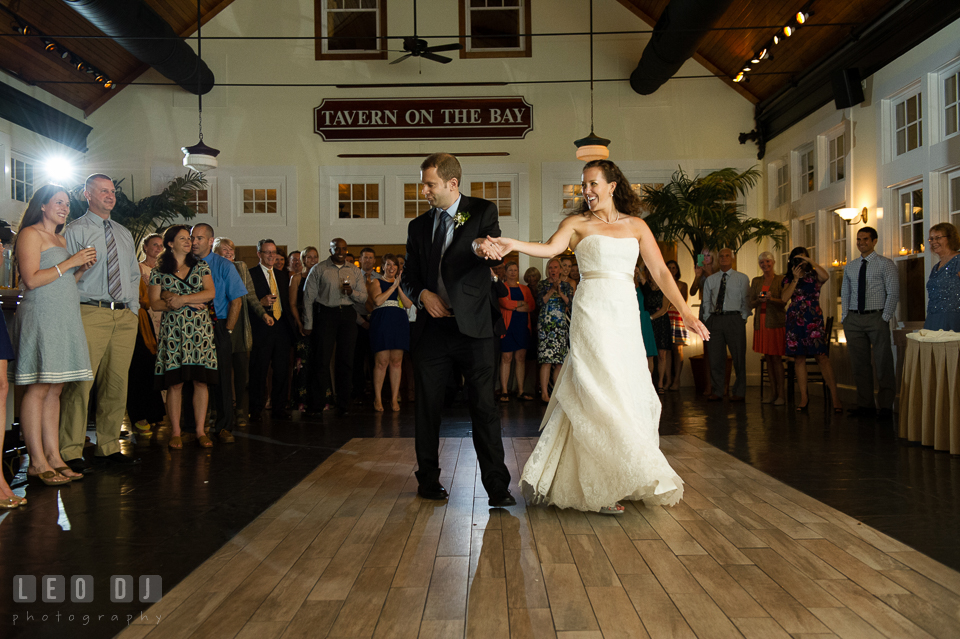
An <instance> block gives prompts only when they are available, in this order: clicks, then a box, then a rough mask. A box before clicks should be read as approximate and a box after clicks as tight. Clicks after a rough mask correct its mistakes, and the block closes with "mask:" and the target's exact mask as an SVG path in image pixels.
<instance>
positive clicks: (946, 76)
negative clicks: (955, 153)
mask: <svg viewBox="0 0 960 639" xmlns="http://www.w3.org/2000/svg"><path fill="white" fill-rule="evenodd" d="M950 79H952V80H953V81H954V100H953V102H948V101H947V87H946V82H947V80H950ZM937 81H938V82H937V84H938V89H939V93H940V118H941V120H943V127H942V131H941V132H940V133H941V135H942V136H943V137H942V140H947V139H950V138H952V137H954V136H956V135H960V65H957V64H955V65H953V66H951V67H950V68H948V69H946V70H944V71H943V72H941V73H940V74H939V75H938V77H937ZM951 108H952V109H953V110H954V115H953V117H952V118H951V117H950V116H949V115H948V114H947V111H948V110H949V109H951ZM951 121H952V122H953V124H954V125H955V126H956V129H955V130H954V131H953V132H952V133H949V132H948V131H947V127H948V126H949V124H950V122H951Z"/></svg>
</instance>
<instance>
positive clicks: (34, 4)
mask: <svg viewBox="0 0 960 639" xmlns="http://www.w3.org/2000/svg"><path fill="white" fill-rule="evenodd" d="M231 2H233V0H201V4H200V7H201V10H200V11H201V14H202V16H203V18H202V22H203V23H204V24H205V23H206V22H208V21H209V20H210V19H211V18H213V17H214V16H215V15H216V14H217V13H219V12H220V11H222V10H223V9H224V8H226V7H227V6H228V5H229V4H230V3H231ZM146 4H147V5H149V6H150V8H152V9H153V10H154V11H156V12H157V15H159V16H160V17H161V18H163V19H164V20H166V22H167V24H169V25H170V26H171V27H172V28H173V30H174V32H175V33H178V34H180V36H181V37H186V36H189V35H192V34H193V33H194V31H196V29H197V4H196V0H146ZM0 6H3V7H6V9H7V10H8V11H2V10H0V36H2V37H0V69H3V70H4V71H6V72H8V73H10V74H11V75H13V76H15V77H17V78H19V79H20V80H22V81H23V82H26V83H27V84H35V85H37V86H39V87H41V88H42V89H44V90H45V91H47V92H48V93H50V94H52V95H55V96H56V97H58V98H60V99H61V100H63V101H65V102H67V103H69V104H72V105H73V106H75V107H77V108H78V109H82V110H83V111H84V113H86V114H87V115H89V114H90V113H92V112H93V111H95V110H96V109H97V108H99V107H100V106H102V105H103V104H104V103H105V102H106V101H107V100H109V99H110V97H111V96H113V95H114V94H115V93H116V92H117V91H119V90H121V89H122V88H123V86H125V85H126V84H127V83H129V82H133V81H134V80H136V79H137V78H138V77H140V75H142V74H143V72H144V71H146V70H147V69H148V68H149V67H148V66H147V65H146V64H144V63H143V62H141V61H140V60H138V59H137V58H135V57H134V56H133V55H131V54H130V53H128V52H127V51H126V49H124V48H123V47H121V46H120V45H119V44H117V43H116V42H114V41H113V40H111V39H109V38H106V37H104V35H103V33H102V32H101V31H100V30H99V29H97V28H96V27H94V26H93V25H91V24H90V23H89V22H87V21H86V20H85V19H84V18H82V17H81V16H80V15H79V14H78V13H77V12H76V11H74V10H73V9H71V8H70V7H68V6H67V5H66V4H65V3H64V2H62V0H0ZM11 13H12V14H13V15H15V16H16V17H17V18H20V19H21V20H24V21H26V22H27V23H28V24H30V25H31V26H32V27H34V28H36V29H39V30H40V32H42V33H43V34H46V35H48V36H52V38H51V39H52V40H54V41H55V42H56V43H57V44H59V45H61V46H63V47H65V48H66V49H68V50H69V51H70V52H72V53H74V54H76V55H77V56H78V57H79V58H80V59H82V60H84V61H85V62H87V63H88V64H91V65H93V66H94V67H96V68H97V69H99V70H100V71H101V72H103V73H104V74H106V76H107V77H109V78H111V79H112V80H114V81H115V82H117V83H118V85H119V86H117V87H116V88H114V89H105V88H104V87H103V85H102V84H97V83H96V82H95V81H94V79H93V77H92V76H91V75H90V74H88V73H84V72H82V71H78V70H77V68H76V67H75V66H73V65H70V64H68V63H67V62H66V61H64V60H62V59H61V58H60V57H59V56H57V55H55V54H53V53H51V52H49V51H46V50H44V43H43V41H42V40H41V39H40V38H37V37H23V36H16V35H13V34H15V33H16V29H17V27H18V26H19V25H18V24H17V22H16V19H15V18H14V17H13V15H11ZM57 36H88V38H87V39H83V38H82V37H81V38H69V37H57ZM90 36H92V37H90Z"/></svg>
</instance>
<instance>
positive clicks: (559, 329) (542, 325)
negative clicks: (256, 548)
mask: <svg viewBox="0 0 960 639" xmlns="http://www.w3.org/2000/svg"><path fill="white" fill-rule="evenodd" d="M572 298H573V287H571V286H570V285H569V284H567V283H566V282H564V281H561V279H560V260H558V259H556V258H554V259H552V260H550V261H549V262H548V263H547V279H546V280H544V281H542V282H540V284H539V285H538V286H537V297H536V301H537V305H538V306H539V307H540V315H539V317H538V318H537V339H538V345H537V359H538V360H540V399H542V400H543V401H544V402H549V401H550V395H549V393H548V392H547V391H548V388H549V383H550V381H551V369H552V370H553V375H552V379H553V381H554V382H556V381H557V374H558V373H559V372H560V365H561V364H563V360H564V359H565V358H566V357H567V350H568V349H569V348H570V300H571V299H572Z"/></svg>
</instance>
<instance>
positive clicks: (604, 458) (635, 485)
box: [520, 235, 683, 511]
mask: <svg viewBox="0 0 960 639" xmlns="http://www.w3.org/2000/svg"><path fill="white" fill-rule="evenodd" d="M590 238H602V239H597V240H591V239H590ZM639 248H640V247H639V244H638V243H637V241H636V240H635V239H633V238H626V239H624V238H611V237H606V236H601V235H591V236H588V237H586V238H584V239H583V240H581V242H580V244H579V246H578V248H577V258H578V261H579V262H580V269H581V271H617V272H622V273H631V274H632V273H633V267H634V264H636V260H637V256H638V254H639ZM639 311H640V309H639V306H638V303H637V296H636V292H635V291H634V288H633V282H632V280H630V281H628V280H626V279H621V278H595V279H588V280H583V281H581V283H580V286H579V287H578V288H577V294H576V296H575V297H574V301H573V312H572V314H571V323H570V352H569V354H568V356H567V359H566V361H565V362H564V364H563V367H562V368H561V370H560V375H559V377H558V379H557V384H556V387H555V388H554V393H553V397H552V398H551V400H550V404H549V406H548V407H547V412H546V414H545V415H544V418H543V422H542V424H541V431H542V432H541V434H540V441H539V443H538V444H537V446H536V448H535V449H534V451H533V453H531V455H530V458H529V459H528V461H527V463H526V465H525V466H524V469H523V474H522V477H521V479H520V489H521V491H522V493H523V495H524V497H525V498H526V499H527V501H528V502H529V503H534V504H537V503H546V504H553V505H555V506H558V507H561V508H576V509H578V510H585V511H596V510H599V509H600V508H601V507H602V506H610V505H612V504H613V503H614V502H616V501H618V500H621V499H628V500H641V499H642V500H644V501H645V502H646V503H648V504H657V505H667V506H670V505H673V504H676V503H677V502H678V501H680V499H681V498H682V497H683V482H682V480H681V479H680V477H679V476H678V475H677V474H676V473H675V472H674V470H673V469H672V468H671V467H670V465H669V464H668V463H667V460H666V458H665V457H664V456H663V453H661V452H660V436H659V433H658V427H659V423H660V400H659V398H658V397H657V394H656V391H655V389H654V387H653V383H652V381H651V379H650V373H649V371H648V370H647V360H646V350H645V349H644V345H643V338H642V334H641V330H640V312H639Z"/></svg>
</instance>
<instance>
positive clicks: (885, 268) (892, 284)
mask: <svg viewBox="0 0 960 639" xmlns="http://www.w3.org/2000/svg"><path fill="white" fill-rule="evenodd" d="M863 260H866V261H867V290H866V295H865V300H866V304H865V305H864V307H863V309H864V310H866V311H882V312H883V321H884V322H889V321H890V319H891V318H892V317H893V314H894V313H895V312H896V310H897V302H898V301H899V300H900V274H899V273H897V265H896V264H894V263H893V260H891V259H889V258H886V257H884V256H882V255H880V254H879V253H877V252H876V251H874V252H873V253H871V254H870V255H867V256H866V257H863V256H861V257H858V258H857V259H855V260H850V261H849V262H847V265H846V266H845V267H843V284H842V286H841V293H840V309H841V316H840V321H841V322H842V321H843V320H845V319H847V313H849V312H850V310H851V309H856V308H857V294H858V293H859V285H858V283H859V278H860V263H861V262H862V261H863Z"/></svg>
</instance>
